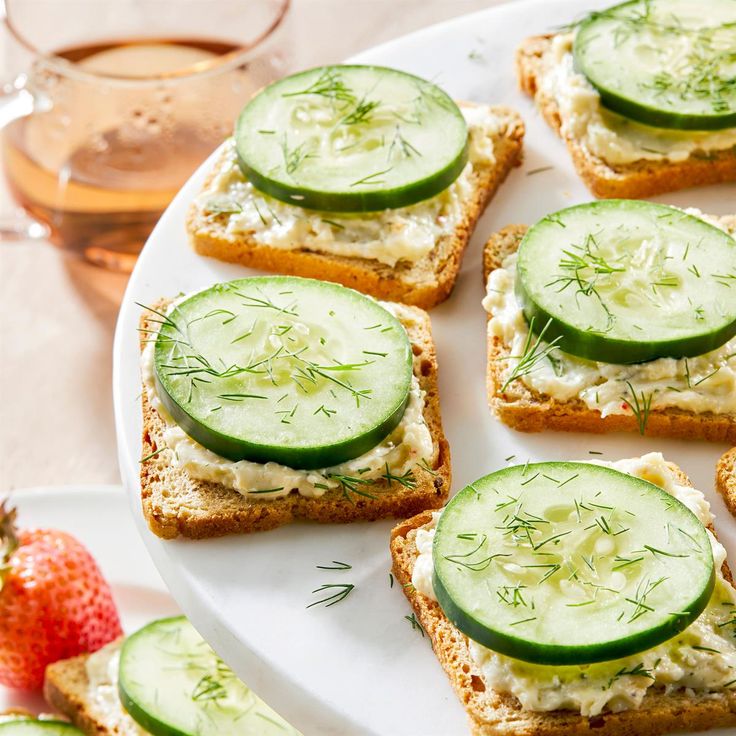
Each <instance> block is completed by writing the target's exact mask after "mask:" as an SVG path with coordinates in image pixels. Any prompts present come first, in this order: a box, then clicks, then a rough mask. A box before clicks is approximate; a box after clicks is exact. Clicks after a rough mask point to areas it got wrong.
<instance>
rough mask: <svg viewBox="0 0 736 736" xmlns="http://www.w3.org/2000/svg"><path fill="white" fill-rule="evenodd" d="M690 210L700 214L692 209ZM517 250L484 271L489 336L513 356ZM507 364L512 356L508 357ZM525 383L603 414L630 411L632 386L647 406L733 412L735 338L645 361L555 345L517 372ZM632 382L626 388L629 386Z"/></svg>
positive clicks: (519, 323)
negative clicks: (697, 351)
mask: <svg viewBox="0 0 736 736" xmlns="http://www.w3.org/2000/svg"><path fill="white" fill-rule="evenodd" d="M689 214H696V215H697V214H698V213H697V211H696V210H690V211H689ZM515 281H516V253H512V254H510V255H508V256H507V257H506V258H505V259H504V261H503V264H502V268H498V269H495V270H494V271H491V273H490V275H489V277H488V288H487V293H486V297H485V298H484V299H483V307H484V308H485V310H486V311H487V312H488V313H489V314H490V315H491V318H490V320H489V322H488V334H489V336H493V337H498V338H500V339H501V340H502V341H503V342H504V344H505V345H507V346H508V347H509V351H510V354H511V355H512V356H519V355H521V354H522V353H523V350H524V343H525V341H526V339H527V336H528V334H529V327H528V324H527V322H526V319H525V317H524V313H523V312H522V309H521V307H520V305H519V302H518V300H517V298H516V294H515V292H514V289H515ZM508 363H509V364H510V365H509V370H510V369H511V366H512V365H513V359H512V360H509V361H508ZM518 380H520V381H521V382H522V383H523V384H524V385H526V386H527V387H528V388H530V389H533V390H534V391H537V392H538V393H541V394H545V395H546V396H550V397H552V398H554V399H557V400H559V401H570V400H573V399H580V400H581V401H582V402H583V403H584V404H585V405H586V406H587V407H588V408H589V409H595V410H597V411H599V412H600V413H601V416H602V417H606V416H608V415H609V414H630V413H631V407H630V406H629V405H628V404H627V403H626V402H625V401H624V400H623V397H625V396H627V395H628V394H630V393H631V391H632V390H633V391H635V392H636V394H637V395H638V396H640V395H641V394H642V393H643V394H644V395H645V396H647V397H648V396H651V397H652V401H651V408H652V409H663V408H666V407H676V408H679V409H684V410H688V411H693V412H713V413H714V414H727V413H732V412H736V338H732V339H731V340H729V341H728V342H726V343H725V344H724V345H722V346H721V347H720V348H718V349H717V350H713V351H711V352H709V353H705V354H704V355H699V356H696V357H694V358H687V359H684V358H683V359H675V358H658V359H656V360H651V361H648V362H646V363H636V364H631V365H617V364H615V363H600V362H595V361H591V360H586V359H584V358H578V357H576V356H573V355H569V354H568V353H565V352H563V351H561V350H553V351H552V353H551V354H550V356H549V357H548V358H545V359H544V360H541V361H540V362H538V363H537V364H536V365H535V366H534V369H533V370H532V371H531V372H530V373H527V374H526V375H523V376H521V377H520V378H519V379H518ZM629 384H630V388H629Z"/></svg>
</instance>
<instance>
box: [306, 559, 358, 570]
mask: <svg viewBox="0 0 736 736" xmlns="http://www.w3.org/2000/svg"><path fill="white" fill-rule="evenodd" d="M315 567H316V568H317V569H318V570H352V569H353V566H352V565H348V563H347V562H340V561H339V560H332V564H331V565H315Z"/></svg>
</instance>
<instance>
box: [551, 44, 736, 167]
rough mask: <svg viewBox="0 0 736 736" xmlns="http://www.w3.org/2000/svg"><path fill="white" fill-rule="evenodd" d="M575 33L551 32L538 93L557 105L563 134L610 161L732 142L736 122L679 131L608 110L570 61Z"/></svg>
mask: <svg viewBox="0 0 736 736" xmlns="http://www.w3.org/2000/svg"><path fill="white" fill-rule="evenodd" d="M573 40H574V34H573V33H562V34H558V35H556V36H555V37H554V39H553V41H552V49H551V52H550V58H549V66H548V68H547V69H546V70H545V74H543V75H542V77H541V80H540V91H541V93H542V94H543V95H544V96H546V97H549V98H551V99H553V100H554V101H555V102H556V103H557V106H558V107H559V110H560V118H561V120H562V131H561V132H562V134H563V136H564V137H565V138H571V139H573V140H576V141H578V142H579V143H580V144H581V145H582V146H583V147H584V148H585V149H587V150H588V151H589V152H590V153H592V154H593V155H594V156H597V157H598V158H600V159H602V160H603V161H605V162H606V163H608V164H612V165H617V164H628V163H633V162H634V161H663V160H667V161H673V162H677V161H684V160H685V159H687V158H689V157H690V156H691V155H692V154H693V153H702V154H708V153H709V152H712V151H724V150H727V149H730V148H733V147H735V146H736V128H725V129H724V130H714V131H692V130H687V131H678V130H668V129H665V128H655V127H652V126H649V125H643V124H641V123H637V122H635V121H633V120H630V119H629V118H626V117H624V116H622V115H618V114H616V113H614V112H611V111H609V110H606V109H605V108H604V107H603V106H602V105H601V100H600V95H599V94H598V92H597V91H596V89H595V88H594V87H593V85H592V84H591V83H590V82H589V81H588V80H587V79H586V77H585V76H584V75H582V74H579V73H578V72H576V71H575V69H574V67H573V56H572V45H573Z"/></svg>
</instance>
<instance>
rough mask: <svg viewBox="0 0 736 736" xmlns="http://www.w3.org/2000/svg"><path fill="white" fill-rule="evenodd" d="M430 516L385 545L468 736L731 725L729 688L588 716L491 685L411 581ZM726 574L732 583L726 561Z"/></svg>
mask: <svg viewBox="0 0 736 736" xmlns="http://www.w3.org/2000/svg"><path fill="white" fill-rule="evenodd" d="M668 465H669V466H670V469H671V470H672V471H673V472H674V473H675V475H676V477H677V483H678V484H680V485H686V486H690V487H692V483H691V482H690V480H689V479H688V477H687V476H686V475H685V473H683V471H682V470H680V469H679V468H678V467H677V466H676V465H674V464H672V463H668ZM431 521H432V512H431V511H424V512H422V513H421V514H418V515H417V516H415V517H414V518H412V519H408V520H407V521H405V522H402V523H400V524H398V525H397V526H396V527H394V529H393V530H392V532H391V543H390V546H391V557H392V560H393V573H394V576H395V577H396V580H397V581H398V582H399V583H400V584H401V587H402V589H403V591H404V594H405V595H406V597H407V599H408V600H409V603H410V604H411V606H412V608H413V609H414V613H415V615H416V617H417V619H418V620H419V623H420V624H421V625H422V628H423V629H424V631H425V632H426V633H427V636H429V638H430V641H431V643H432V648H433V650H434V653H435V655H436V656H437V659H438V660H439V662H440V665H441V666H442V668H443V669H444V670H445V673H446V674H447V676H448V678H449V680H450V683H451V685H452V688H453V689H454V691H455V693H456V695H457V696H458V698H459V699H460V702H461V703H462V705H463V706H464V707H465V709H466V710H467V712H468V718H469V720H470V732H471V734H472V735H473V736H582V735H584V734H597V735H598V736H657V734H665V733H669V732H670V731H678V732H679V731H681V730H684V731H687V730H693V731H701V730H703V729H708V728H716V727H719V726H736V693H734V692H728V693H707V694H702V695H699V694H693V695H688V694H687V693H686V692H684V691H682V690H678V691H675V692H672V693H670V694H667V695H665V694H664V692H663V691H657V692H651V691H650V692H648V693H647V694H646V696H645V697H644V700H643V702H642V705H641V707H640V708H638V709H636V710H633V709H632V710H625V711H621V712H618V713H612V712H609V711H604V712H603V713H601V714H600V715H597V716H591V717H587V716H582V715H580V714H579V713H575V712H573V711H562V710H558V711H547V712H536V711H529V710H524V709H523V708H522V707H521V705H520V703H519V701H518V700H517V698H516V697H515V696H513V695H510V694H507V693H501V692H497V691H495V690H492V689H490V688H488V687H487V686H486V683H485V681H484V679H483V676H482V673H481V671H480V669H479V667H478V666H477V665H476V663H475V662H474V660H473V658H472V656H471V654H470V649H469V643H468V637H467V636H465V634H463V633H462V632H460V631H459V630H458V629H456V628H455V626H453V624H451V623H450V621H449V620H448V619H447V618H446V616H445V614H444V613H443V611H442V609H441V608H440V606H439V604H438V603H436V602H435V601H433V600H431V599H430V598H427V597H426V596H424V595H422V594H421V593H419V592H418V591H416V590H415V589H414V586H413V585H412V571H413V569H414V563H415V561H416V558H417V556H418V551H417V547H416V542H415V539H416V532H417V530H418V529H419V528H420V527H423V526H425V525H426V524H429V523H430V522H431ZM709 528H710V530H711V531H712V532H713V531H714V530H713V529H712V527H709ZM723 573H724V576H725V578H726V579H727V580H728V582H729V583H731V584H733V580H732V578H731V573H730V570H729V569H728V567H727V564H726V563H724V566H723Z"/></svg>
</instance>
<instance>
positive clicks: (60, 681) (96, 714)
mask: <svg viewBox="0 0 736 736" xmlns="http://www.w3.org/2000/svg"><path fill="white" fill-rule="evenodd" d="M122 643H123V637H120V638H119V639H116V640H115V641H114V642H112V643H110V644H108V645H107V646H106V647H105V648H104V650H102V652H101V653H100V656H103V657H104V659H105V660H106V661H108V662H109V661H110V660H111V659H112V657H113V656H114V655H115V654H116V653H117V652H118V650H119V649H120V647H121V645H122ZM88 659H89V654H80V655H79V656H77V657H72V658H71V659H62V660H60V661H58V662H54V663H53V664H50V665H49V666H48V667H47V668H46V677H45V679H44V683H43V695H44V698H46V702H47V703H48V704H49V705H50V706H52V707H53V708H55V709H56V710H58V711H59V712H60V713H63V714H64V715H65V716H66V717H67V718H68V719H69V720H70V721H71V722H72V723H73V724H74V725H75V726H76V727H77V728H78V729H80V730H81V731H84V733H85V734H87V736H127V735H128V734H130V733H131V732H132V729H133V728H140V727H139V726H137V724H135V722H134V721H133V719H132V718H131V717H130V716H129V715H128V714H127V713H126V712H125V711H124V710H123V706H122V705H120V706H119V712H117V711H116V712H114V713H110V712H108V710H107V708H105V707H104V704H102V703H101V702H100V701H99V700H98V699H97V698H94V697H90V681H89V676H88V674H87V660H88ZM141 730H142V729H141ZM136 733H137V731H136Z"/></svg>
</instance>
